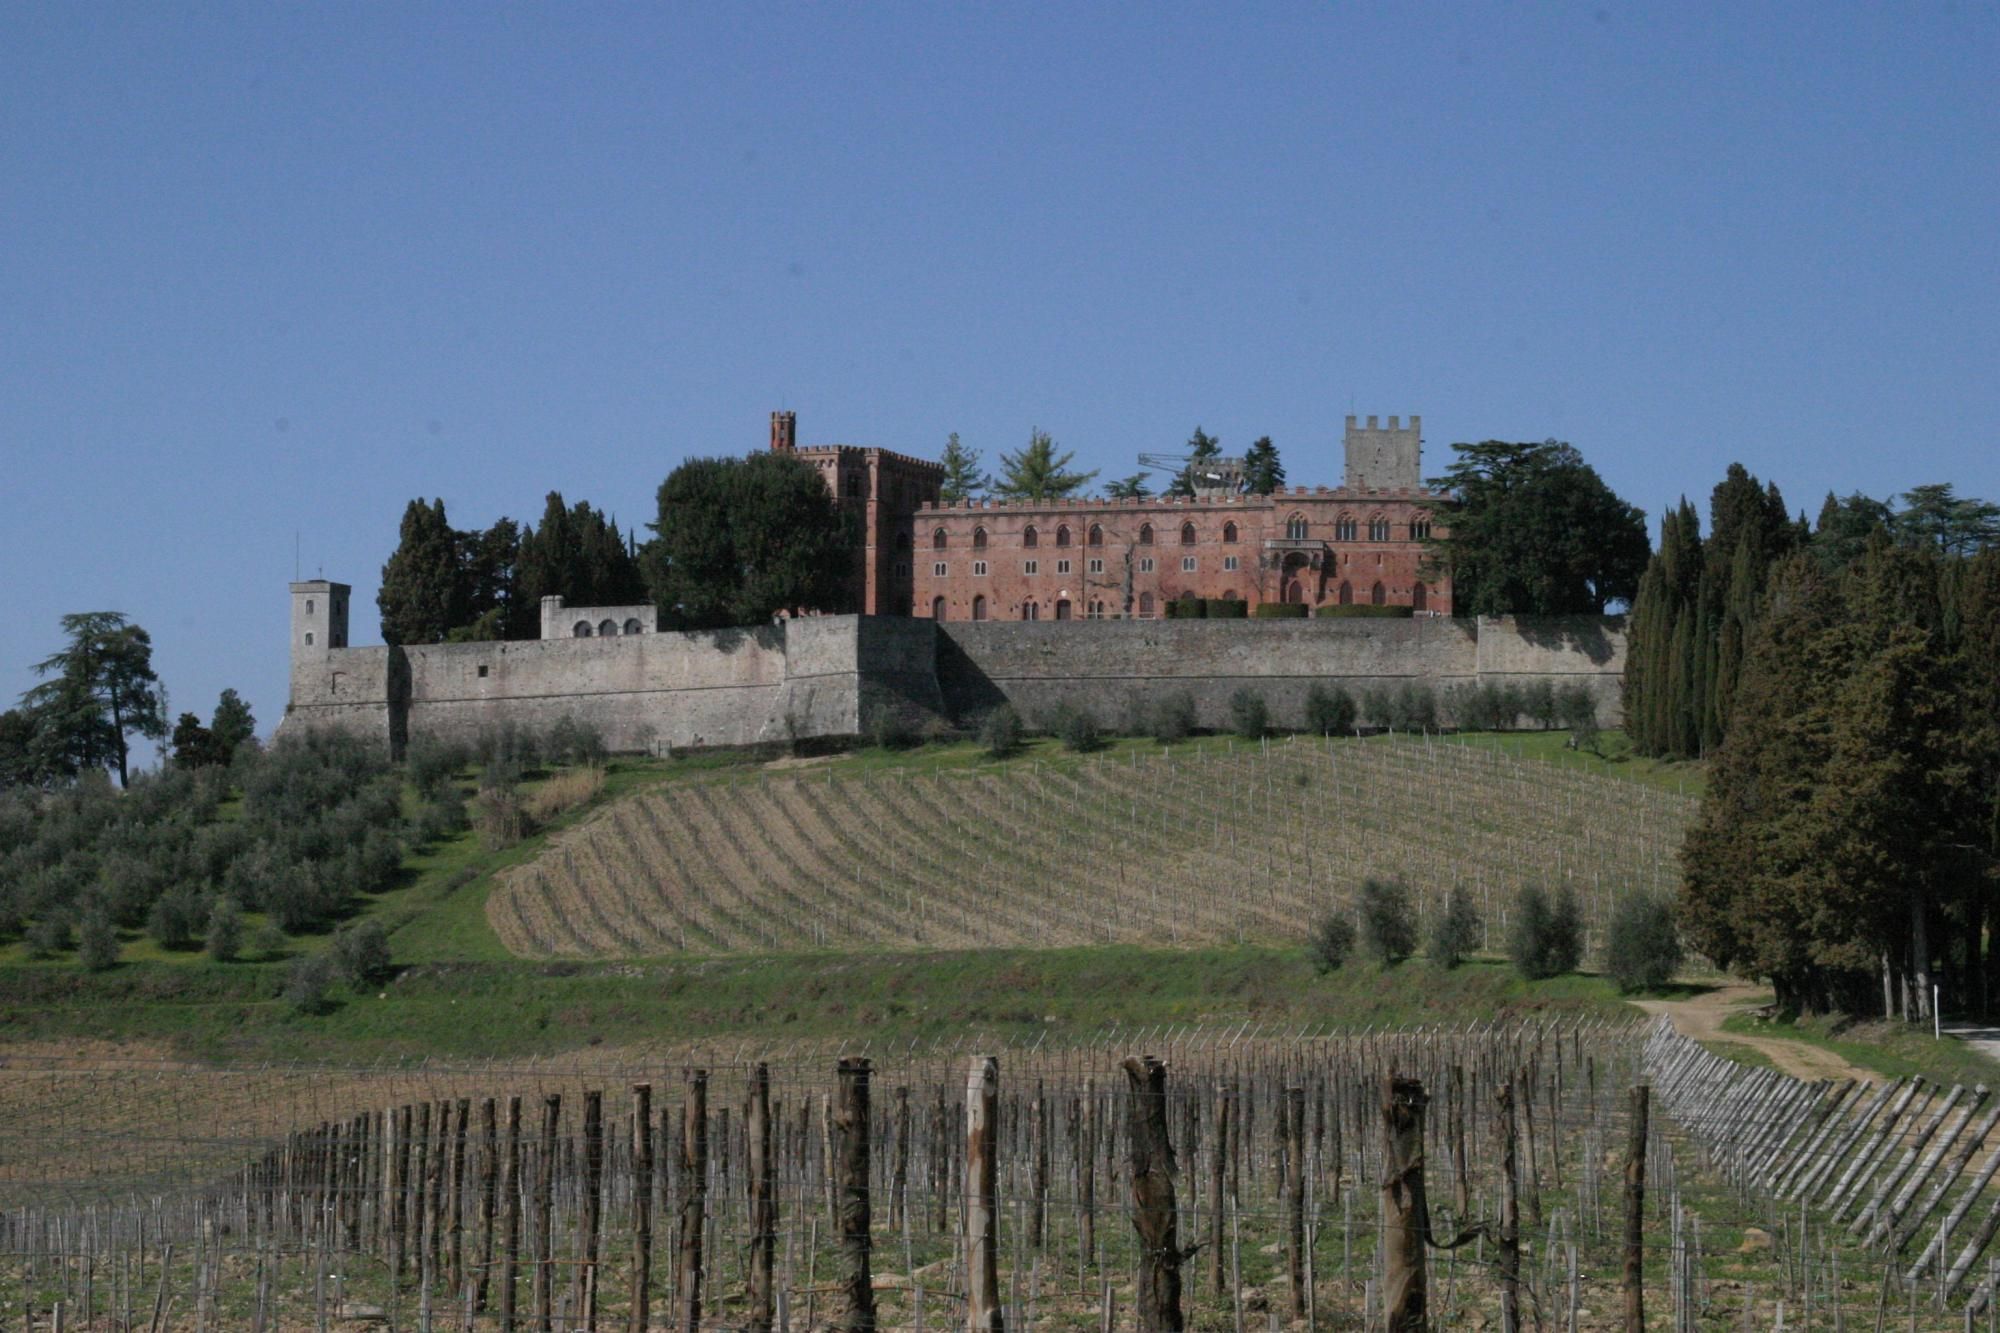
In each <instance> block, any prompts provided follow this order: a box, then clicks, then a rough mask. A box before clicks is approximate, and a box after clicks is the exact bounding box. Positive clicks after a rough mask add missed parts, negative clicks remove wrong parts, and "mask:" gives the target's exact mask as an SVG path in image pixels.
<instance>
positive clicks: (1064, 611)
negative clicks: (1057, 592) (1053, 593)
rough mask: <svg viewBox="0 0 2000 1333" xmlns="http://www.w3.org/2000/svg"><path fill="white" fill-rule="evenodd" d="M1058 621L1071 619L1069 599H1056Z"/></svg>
mask: <svg viewBox="0 0 2000 1333" xmlns="http://www.w3.org/2000/svg"><path fill="white" fill-rule="evenodd" d="M1056 619H1057V620H1068V619H1069V598H1067V597H1058V598H1057V599H1056Z"/></svg>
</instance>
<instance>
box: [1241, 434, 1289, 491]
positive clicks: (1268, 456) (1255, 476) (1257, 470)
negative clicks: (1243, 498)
mask: <svg viewBox="0 0 2000 1333" xmlns="http://www.w3.org/2000/svg"><path fill="white" fill-rule="evenodd" d="M1243 484H1244V488H1245V489H1246V490H1248V491H1249V492H1250V494H1252V495H1269V494H1271V493H1272V492H1273V491H1276V490H1277V489H1279V488H1280V487H1281V486H1283V485H1284V484H1285V465H1284V464H1283V463H1281V462H1279V461H1278V446H1277V445H1275V444H1272V443H1271V437H1270V436H1268V435H1264V436H1260V437H1259V438H1258V440H1257V442H1256V443H1255V444H1253V445H1251V446H1250V447H1249V449H1247V450H1245V451H1244V454H1243Z"/></svg>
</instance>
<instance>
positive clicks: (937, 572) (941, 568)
mask: <svg viewBox="0 0 2000 1333" xmlns="http://www.w3.org/2000/svg"><path fill="white" fill-rule="evenodd" d="M949 569H950V566H948V565H946V564H945V562H944V561H942V560H940V561H938V562H937V563H936V564H934V565H932V566H931V577H933V578H940V579H941V578H943V577H944V576H945V574H946V573H947V572H948V571H949Z"/></svg>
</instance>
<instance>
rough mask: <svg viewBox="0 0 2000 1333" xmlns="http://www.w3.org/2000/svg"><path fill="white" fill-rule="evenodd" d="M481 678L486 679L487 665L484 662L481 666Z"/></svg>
mask: <svg viewBox="0 0 2000 1333" xmlns="http://www.w3.org/2000/svg"><path fill="white" fill-rule="evenodd" d="M479 678H480V679H481V680H485V679H486V663H484V662H481V663H480V664H479Z"/></svg>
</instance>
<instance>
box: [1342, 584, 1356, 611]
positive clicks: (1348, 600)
mask: <svg viewBox="0 0 2000 1333" xmlns="http://www.w3.org/2000/svg"><path fill="white" fill-rule="evenodd" d="M1340 604H1341V605H1342V606H1353V605H1354V585H1353V584H1352V583H1346V582H1343V583H1342V584H1341V585H1340Z"/></svg>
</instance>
